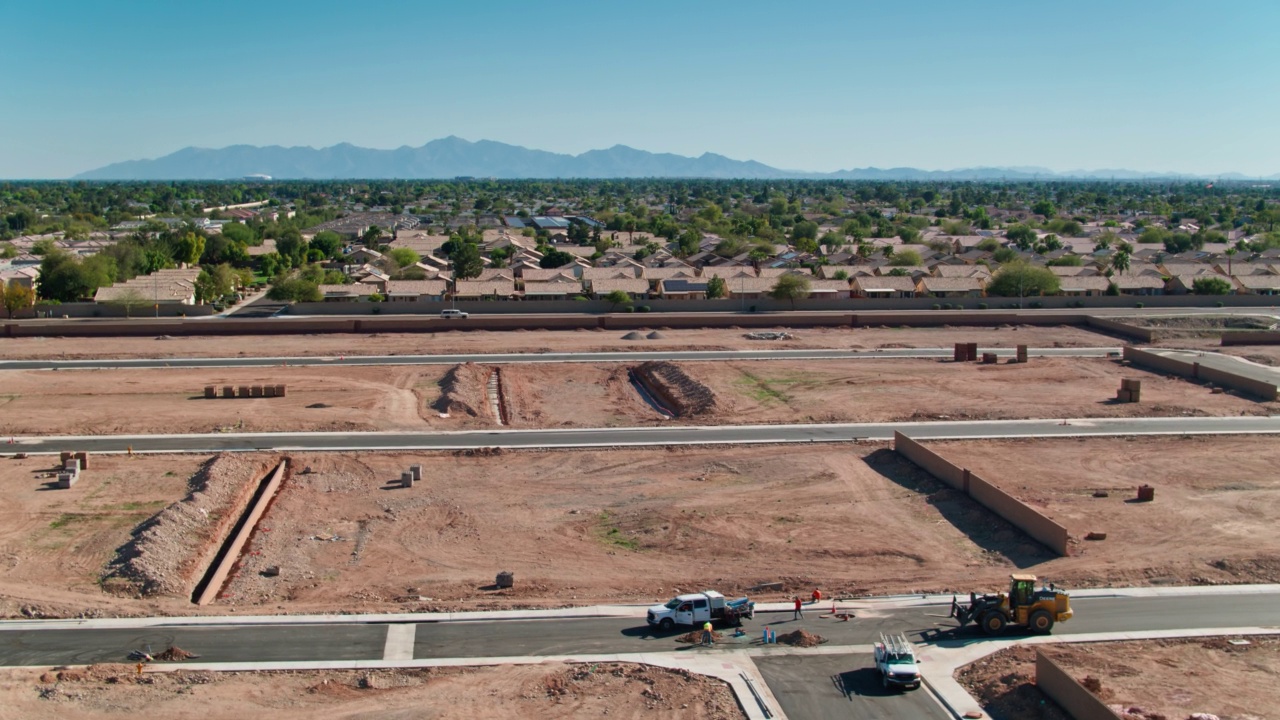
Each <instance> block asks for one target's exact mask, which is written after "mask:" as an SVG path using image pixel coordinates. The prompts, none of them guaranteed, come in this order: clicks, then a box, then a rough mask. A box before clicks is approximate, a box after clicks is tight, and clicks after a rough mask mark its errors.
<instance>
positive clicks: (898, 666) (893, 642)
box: [875, 633, 920, 689]
mask: <svg viewBox="0 0 1280 720" xmlns="http://www.w3.org/2000/svg"><path fill="white" fill-rule="evenodd" d="M875 648H876V650H875V658H876V670H879V671H880V682H881V683H882V684H883V685H884V686H885V687H886V688H911V689H914V688H918V687H920V667H919V666H918V665H916V651H915V648H913V647H912V646H911V643H910V642H908V641H907V636H906V635H903V634H902V633H896V634H892V635H886V634H885V633H880V642H878V643H876V644H875Z"/></svg>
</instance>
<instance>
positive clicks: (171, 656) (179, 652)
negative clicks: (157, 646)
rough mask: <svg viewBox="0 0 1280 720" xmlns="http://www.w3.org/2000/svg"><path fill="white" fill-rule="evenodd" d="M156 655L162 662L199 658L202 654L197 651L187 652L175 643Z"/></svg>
mask: <svg viewBox="0 0 1280 720" xmlns="http://www.w3.org/2000/svg"><path fill="white" fill-rule="evenodd" d="M155 657H156V659H157V660H160V661H162V662H181V661H183V660H190V659H191V658H198V657H200V656H199V655H196V654H195V653H191V652H187V651H186V650H183V649H182V648H180V647H178V646H177V645H174V646H172V647H170V648H169V649H168V650H165V651H164V652H162V653H159V654H157V655H156V656H155Z"/></svg>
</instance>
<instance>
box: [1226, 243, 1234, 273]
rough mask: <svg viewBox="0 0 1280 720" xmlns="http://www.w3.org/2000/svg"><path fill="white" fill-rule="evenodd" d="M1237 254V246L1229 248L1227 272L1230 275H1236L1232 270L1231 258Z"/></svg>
mask: <svg viewBox="0 0 1280 720" xmlns="http://www.w3.org/2000/svg"><path fill="white" fill-rule="evenodd" d="M1235 254H1236V249H1235V248H1233V247H1229V248H1227V274H1228V275H1235V273H1233V272H1231V258H1232V257H1234V256H1235Z"/></svg>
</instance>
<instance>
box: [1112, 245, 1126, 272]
mask: <svg viewBox="0 0 1280 720" xmlns="http://www.w3.org/2000/svg"><path fill="white" fill-rule="evenodd" d="M1111 268H1112V269H1113V270H1115V271H1116V272H1118V273H1120V274H1122V275H1123V274H1124V273H1126V272H1128V271H1129V253H1127V252H1124V251H1121V252H1118V253H1116V254H1115V255H1112V256H1111Z"/></svg>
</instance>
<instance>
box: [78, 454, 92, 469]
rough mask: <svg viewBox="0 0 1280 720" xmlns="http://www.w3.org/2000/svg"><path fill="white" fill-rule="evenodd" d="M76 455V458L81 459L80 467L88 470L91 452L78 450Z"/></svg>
mask: <svg viewBox="0 0 1280 720" xmlns="http://www.w3.org/2000/svg"><path fill="white" fill-rule="evenodd" d="M75 457H76V459H77V460H79V461H80V469H81V470H88V469H89V453H87V452H78V453H76V455H75Z"/></svg>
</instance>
